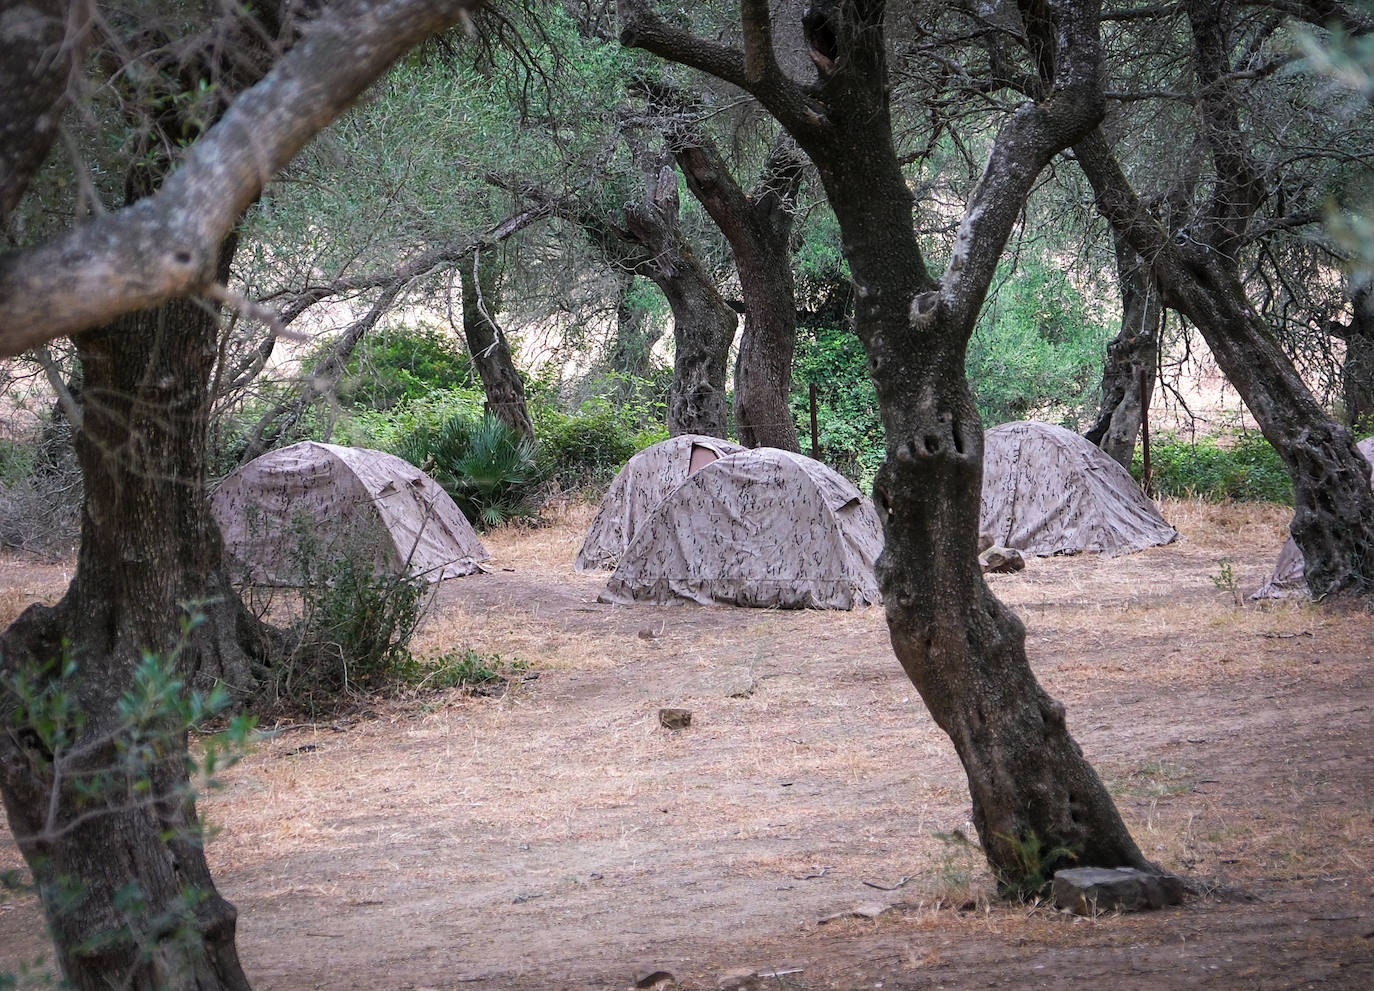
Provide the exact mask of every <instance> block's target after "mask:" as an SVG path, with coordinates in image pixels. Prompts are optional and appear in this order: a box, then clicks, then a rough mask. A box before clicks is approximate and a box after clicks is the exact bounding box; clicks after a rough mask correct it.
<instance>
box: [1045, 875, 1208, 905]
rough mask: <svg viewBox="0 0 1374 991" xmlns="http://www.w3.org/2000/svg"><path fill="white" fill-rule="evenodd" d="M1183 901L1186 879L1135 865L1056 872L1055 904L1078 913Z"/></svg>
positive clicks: (1172, 903) (1175, 903) (1173, 903)
mask: <svg viewBox="0 0 1374 991" xmlns="http://www.w3.org/2000/svg"><path fill="white" fill-rule="evenodd" d="M1181 901H1183V881H1182V880H1181V879H1179V878H1177V877H1174V876H1173V875H1172V874H1147V873H1145V872H1144V871H1138V870H1136V869H1135V868H1133V867H1117V868H1115V869H1111V868H1104V867H1075V868H1072V869H1070V870H1064V871H1056V872H1055V874H1054V904H1055V905H1056V906H1057V907H1059V908H1062V909H1066V910H1068V911H1070V912H1072V913H1074V914H1075V915H1093V914H1094V913H1097V912H1111V911H1120V912H1140V911H1143V910H1145V909H1154V908H1163V907H1164V906H1165V905H1177V904H1179V903H1180V902H1181Z"/></svg>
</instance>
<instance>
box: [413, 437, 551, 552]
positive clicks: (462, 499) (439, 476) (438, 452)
mask: <svg viewBox="0 0 1374 991" xmlns="http://www.w3.org/2000/svg"><path fill="white" fill-rule="evenodd" d="M394 450H395V452H396V453H397V454H399V455H400V456H401V457H403V458H405V459H406V460H407V461H409V462H411V463H412V464H414V465H418V466H419V467H421V468H423V469H424V470H425V471H427V472H429V473H430V474H431V475H433V476H434V480H435V481H437V482H438V483H439V484H440V485H442V486H443V487H444V489H445V490H446V491H447V492H448V494H449V495H451V496H452V497H453V501H454V502H456V503H458V506H459V508H460V509H462V510H463V513H464V514H465V515H466V516H467V518H468V519H469V520H471V521H472V522H473V524H474V525H475V526H483V527H491V526H499V525H500V524H501V523H504V522H505V521H506V520H507V519H509V518H510V517H511V516H513V515H515V513H516V512H517V511H518V510H519V508H520V504H521V501H522V500H523V499H524V498H525V496H527V495H528V494H529V492H530V489H531V487H532V486H533V484H534V482H535V480H536V477H537V467H536V464H535V446H534V443H533V442H532V441H531V440H529V438H527V437H525V436H524V435H522V434H521V433H520V432H519V431H518V430H516V429H514V428H513V427H511V426H510V425H509V424H507V423H506V422H505V421H504V420H501V419H500V418H499V417H496V416H492V415H491V414H487V415H485V416H483V417H482V418H481V419H472V418H471V417H467V416H464V415H461V414H460V415H458V416H453V417H450V418H449V419H447V420H445V421H444V422H443V423H441V424H440V425H439V426H438V427H437V428H432V429H431V428H428V427H424V428H420V429H417V430H416V431H414V432H413V433H411V434H410V435H408V436H407V437H405V438H403V439H402V440H401V441H400V442H399V443H398V444H397V445H396V446H395V448H394Z"/></svg>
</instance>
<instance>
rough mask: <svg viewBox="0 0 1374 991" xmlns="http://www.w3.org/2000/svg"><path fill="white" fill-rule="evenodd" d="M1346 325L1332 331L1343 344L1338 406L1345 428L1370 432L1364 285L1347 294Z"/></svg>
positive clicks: (1372, 351) (1372, 367) (1372, 327)
mask: <svg viewBox="0 0 1374 991" xmlns="http://www.w3.org/2000/svg"><path fill="white" fill-rule="evenodd" d="M1350 303H1351V306H1352V307H1353V308H1354V313H1353V314H1352V316H1351V320H1350V323H1349V324H1348V325H1345V326H1341V325H1339V324H1337V325H1334V326H1333V327H1332V332H1333V333H1334V334H1335V335H1336V336H1337V337H1339V338H1340V339H1341V340H1343V341H1344V342H1345V364H1344V365H1343V366H1342V368H1341V404H1342V405H1343V406H1344V407H1345V424H1346V426H1348V427H1350V429H1352V430H1354V431H1356V432H1357V433H1368V432H1370V431H1374V290H1371V288H1370V286H1369V285H1368V284H1365V285H1363V286H1361V287H1359V288H1357V289H1355V290H1354V291H1353V292H1351V294H1350Z"/></svg>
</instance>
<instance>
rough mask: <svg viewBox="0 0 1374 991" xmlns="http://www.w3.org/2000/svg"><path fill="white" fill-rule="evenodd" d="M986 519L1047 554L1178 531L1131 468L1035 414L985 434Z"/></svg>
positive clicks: (1140, 542)
mask: <svg viewBox="0 0 1374 991" xmlns="http://www.w3.org/2000/svg"><path fill="white" fill-rule="evenodd" d="M980 526H981V529H982V530H983V532H985V533H987V534H990V535H991V536H992V539H993V541H994V542H995V543H997V544H1001V545H1002V546H1004V547H1012V548H1015V549H1016V550H1019V551H1024V552H1027V553H1031V554H1037V555H1039V556H1041V557H1048V556H1049V555H1051V554H1077V553H1080V552H1084V551H1095V552H1098V553H1101V554H1108V555H1115V554H1129V553H1132V552H1134V551H1138V550H1142V549H1144V548H1146V547H1154V546H1157V545H1159V544H1167V543H1169V542H1171V541H1172V540H1174V538H1175V537H1177V536H1178V531H1177V530H1175V529H1174V528H1173V527H1171V526H1169V524H1168V523H1166V522H1165V521H1164V517H1163V516H1162V515H1161V514H1160V512H1159V510H1158V508H1156V507H1155V504H1154V503H1153V502H1151V501H1150V500H1149V499H1148V498H1146V496H1145V494H1144V493H1143V492H1142V491H1141V490H1140V486H1139V485H1137V484H1136V483H1135V480H1134V479H1132V478H1131V476H1130V473H1129V472H1127V471H1126V469H1125V468H1123V467H1121V465H1119V464H1117V463H1116V462H1115V461H1113V460H1112V459H1111V458H1110V457H1108V456H1107V455H1106V454H1104V453H1103V452H1102V451H1101V450H1099V449H1098V448H1097V447H1096V446H1095V445H1094V444H1092V443H1091V442H1090V441H1088V440H1086V439H1084V438H1083V437H1080V436H1079V435H1078V434H1076V433H1074V432H1073V431H1071V430H1065V429H1064V428H1063V427H1056V426H1053V425H1051V424H1048V423H1037V422H1034V421H1023V422H1019V423H1004V424H1002V425H1001V426H998V427H993V428H992V429H991V430H989V431H987V433H986V434H985V435H984V440H983V494H982V506H981V519H980Z"/></svg>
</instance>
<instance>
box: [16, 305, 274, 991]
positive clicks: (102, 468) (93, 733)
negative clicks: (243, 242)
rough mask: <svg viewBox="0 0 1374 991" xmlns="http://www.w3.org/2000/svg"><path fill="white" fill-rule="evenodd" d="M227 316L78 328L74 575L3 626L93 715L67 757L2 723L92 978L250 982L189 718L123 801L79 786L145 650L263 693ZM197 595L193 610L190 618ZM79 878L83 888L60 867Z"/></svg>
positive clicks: (23, 830)
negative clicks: (230, 549) (245, 576)
mask: <svg viewBox="0 0 1374 991" xmlns="http://www.w3.org/2000/svg"><path fill="white" fill-rule="evenodd" d="M217 330H218V321H217V319H216V316H215V314H214V313H213V311H208V312H207V310H206V308H204V307H202V306H200V305H198V304H196V303H194V302H192V301H186V300H183V301H176V302H173V303H169V304H167V305H166V306H164V307H161V308H159V309H158V310H153V311H146V312H143V313H136V314H130V315H128V316H125V317H122V318H120V320H119V321H118V322H117V323H116V324H115V325H112V326H110V327H108V328H104V329H102V330H100V331H94V332H89V333H87V334H84V335H82V337H81V338H79V339H78V346H79V352H80V358H81V363H82V370H83V375H84V380H83V390H82V394H83V398H84V408H83V416H82V428H81V430H80V431H79V432H78V434H77V454H78V457H79V458H80V461H81V467H82V474H83V478H84V479H85V497H84V504H83V508H82V533H81V545H80V551H79V555H78V558H77V569H76V575H75V577H74V578H73V579H72V583H71V586H70V587H69V588H68V590H67V593H66V595H65V596H64V598H63V599H62V601H61V602H60V603H59V604H58V605H57V606H55V607H52V608H47V607H44V606H38V605H35V606H31V607H30V608H29V609H28V610H27V611H26V612H25V613H24V614H23V615H22V616H21V617H20V618H19V619H18V620H17V621H16V622H15V623H14V625H13V626H11V627H10V629H9V630H7V631H6V632H5V634H4V635H3V638H0V666H2V667H3V671H4V673H5V674H6V675H9V676H13V675H16V674H18V673H19V672H23V671H26V670H27V671H28V672H29V673H30V675H31V676H39V673H40V672H42V674H41V677H43V678H44V679H46V680H45V682H44V684H45V685H46V686H47V687H50V688H51V689H53V690H55V691H59V692H63V693H66V695H67V696H68V697H69V698H70V700H71V702H72V705H73V706H74V708H75V711H77V712H80V713H82V714H83V717H84V719H85V724H84V725H83V726H82V727H81V729H80V737H79V740H78V741H77V742H76V744H75V745H74V746H73V747H72V748H70V750H71V753H72V754H73V755H74V756H73V757H72V758H71V759H69V760H67V761H65V762H62V763H61V765H60V769H61V773H58V770H57V769H58V767H59V764H58V762H57V761H56V760H54V755H53V754H51V753H45V752H44V751H43V748H41V747H38V746H37V745H36V744H35V741H36V740H37V739H38V736H37V735H36V734H35V733H34V732H33V731H32V730H27V731H26V730H25V728H24V726H23V724H22V719H21V720H20V725H19V726H18V727H16V728H15V729H14V730H12V731H11V732H9V733H6V734H4V735H3V736H0V791H3V794H4V799H5V808H6V812H7V814H8V816H9V821H10V827H11V829H12V830H13V832H14V835H15V838H16V840H17V842H18V843H19V847H20V849H21V851H22V852H23V854H24V857H25V859H26V861H27V862H28V864H29V867H30V869H31V870H32V871H33V874H34V877H35V879H36V881H37V883H38V888H39V892H40V896H41V898H42V901H43V906H44V911H45V913H46V914H47V918H48V923H49V926H50V927H51V929H52V932H53V936H54V941H55V943H56V945H57V948H58V953H59V957H60V961H61V964H62V969H63V973H64V974H65V975H66V977H67V979H68V980H69V981H71V982H72V984H73V985H74V986H76V987H79V988H83V989H84V988H90V989H95V988H102V989H103V988H116V987H118V988H138V989H145V988H146V989H149V991H151V989H154V988H159V989H163V988H173V989H180V988H186V989H191V988H195V989H210V988H224V989H246V988H247V987H248V983H247V981H246V979H245V978H244V976H243V973H242V971H241V970H240V968H239V965H238V959H237V956H236V952H235V949H234V926H235V911H234V908H233V906H232V905H230V904H229V903H228V902H227V901H225V900H224V899H223V898H221V897H220V896H219V895H218V894H217V893H216V891H215V887H214V884H213V882H212V881H211V879H210V874H209V868H208V866H207V864H206V861H205V856H204V852H203V849H202V845H201V844H202V837H201V836H200V834H199V824H198V821H197V818H196V810H195V801H194V797H193V796H192V795H191V792H190V787H189V782H188V779H187V774H186V767H185V757H184V755H185V742H186V741H185V733H184V731H181V730H179V729H177V730H168V733H169V734H171V735H170V736H169V737H168V738H167V739H165V740H163V741H161V742H160V743H159V747H161V748H162V751H163V752H165V753H166V754H168V756H167V757H166V758H164V759H161V760H158V761H156V762H155V763H154V764H153V765H152V766H151V767H150V768H148V769H147V771H146V778H147V782H148V786H149V791H148V792H147V795H146V801H142V802H134V803H129V802H121V801H119V800H118V799H117V798H112V799H111V801H112V804H113V806H114V807H113V808H110V809H109V810H107V811H103V812H101V813H100V814H98V815H92V814H91V813H90V801H89V797H88V796H86V795H85V793H84V791H83V789H82V788H81V783H82V779H83V778H88V777H89V776H91V775H99V774H101V773H106V771H105V769H108V768H111V767H118V766H119V763H120V760H121V754H122V753H124V752H125V751H123V750H121V749H120V747H121V745H122V744H127V742H128V741H127V738H126V734H125V731H124V730H123V729H122V728H121V716H120V713H119V711H118V709H117V706H116V702H117V700H118V698H119V696H120V695H121V694H123V693H124V692H125V691H127V690H128V689H129V688H130V687H131V685H132V683H133V674H134V671H135V668H136V667H137V666H138V664H139V663H140V661H141V660H142V658H143V657H144V655H145V652H147V653H154V654H158V655H161V656H163V657H173V656H174V657H175V660H176V665H177V670H178V673H179V676H180V677H181V678H182V679H183V680H184V682H185V683H186V684H187V685H188V686H194V687H196V688H199V689H202V690H205V689H209V688H210V687H212V686H213V685H215V684H224V685H226V686H227V687H228V688H229V689H230V690H231V692H232V693H233V694H234V695H235V696H236V697H237V699H238V700H239V702H240V703H243V702H245V701H247V700H250V699H252V698H254V697H255V696H256V695H257V694H258V690H259V676H260V675H261V673H262V671H263V665H264V664H265V662H266V659H267V657H268V655H269V653H270V648H271V647H272V646H273V645H274V642H273V640H272V638H271V634H270V632H269V631H268V630H266V629H265V628H263V627H261V626H260V625H259V624H258V623H257V621H256V620H255V619H254V618H253V617H252V616H250V615H249V614H248V613H247V611H246V610H245V609H244V607H243V605H242V603H241V602H240V600H239V598H238V596H237V594H236V593H235V592H234V590H233V588H232V587H231V586H230V584H229V581H228V579H227V577H226V574H225V572H224V569H223V568H222V566H221V556H222V542H221V538H220V535H219V531H218V529H217V527H216V526H215V523H214V520H213V518H212V517H211V515H210V509H209V502H208V500H207V499H206V497H205V434H206V422H207V411H208V408H209V388H208V383H209V373H210V368H211V365H212V363H213V361H214V357H215V352H216V341H217ZM192 615H195V616H197V617H199V621H198V625H194V626H192V627H191V628H190V629H189V632H188V633H186V634H185V635H184V636H183V634H182V633H181V632H180V631H181V630H182V629H183V628H184V627H185V625H186V624H187V623H188V622H189V620H190V617H191V616H192ZM183 640H184V642H183ZM66 658H69V659H70V660H71V661H72V662H74V669H73V671H72V672H71V673H70V674H69V675H67V676H63V673H62V670H61V664H60V663H59V664H58V665H57V666H56V667H53V666H51V662H53V661H54V660H60V659H66ZM45 663H46V664H48V665H49V666H48V667H46V668H43V665H44V664H45ZM9 715H10V717H11V719H13V718H14V713H13V712H11V713H9ZM53 793H55V794H56V799H55V804H54V803H53V802H54V800H52V799H50V796H51V795H52V794H53ZM73 878H75V879H78V880H79V883H80V885H81V888H80V892H79V894H80V895H81V897H80V898H79V899H77V900H75V901H73V900H72V899H71V897H70V895H71V892H70V891H67V890H66V887H65V886H67V885H70V883H71V881H70V879H73ZM131 883H132V884H136V885H137V886H138V889H139V897H138V898H137V899H132V900H131V899H130V898H129V895H128V891H127V890H126V889H127V886H128V885H130V884H131ZM188 937H189V938H188Z"/></svg>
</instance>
